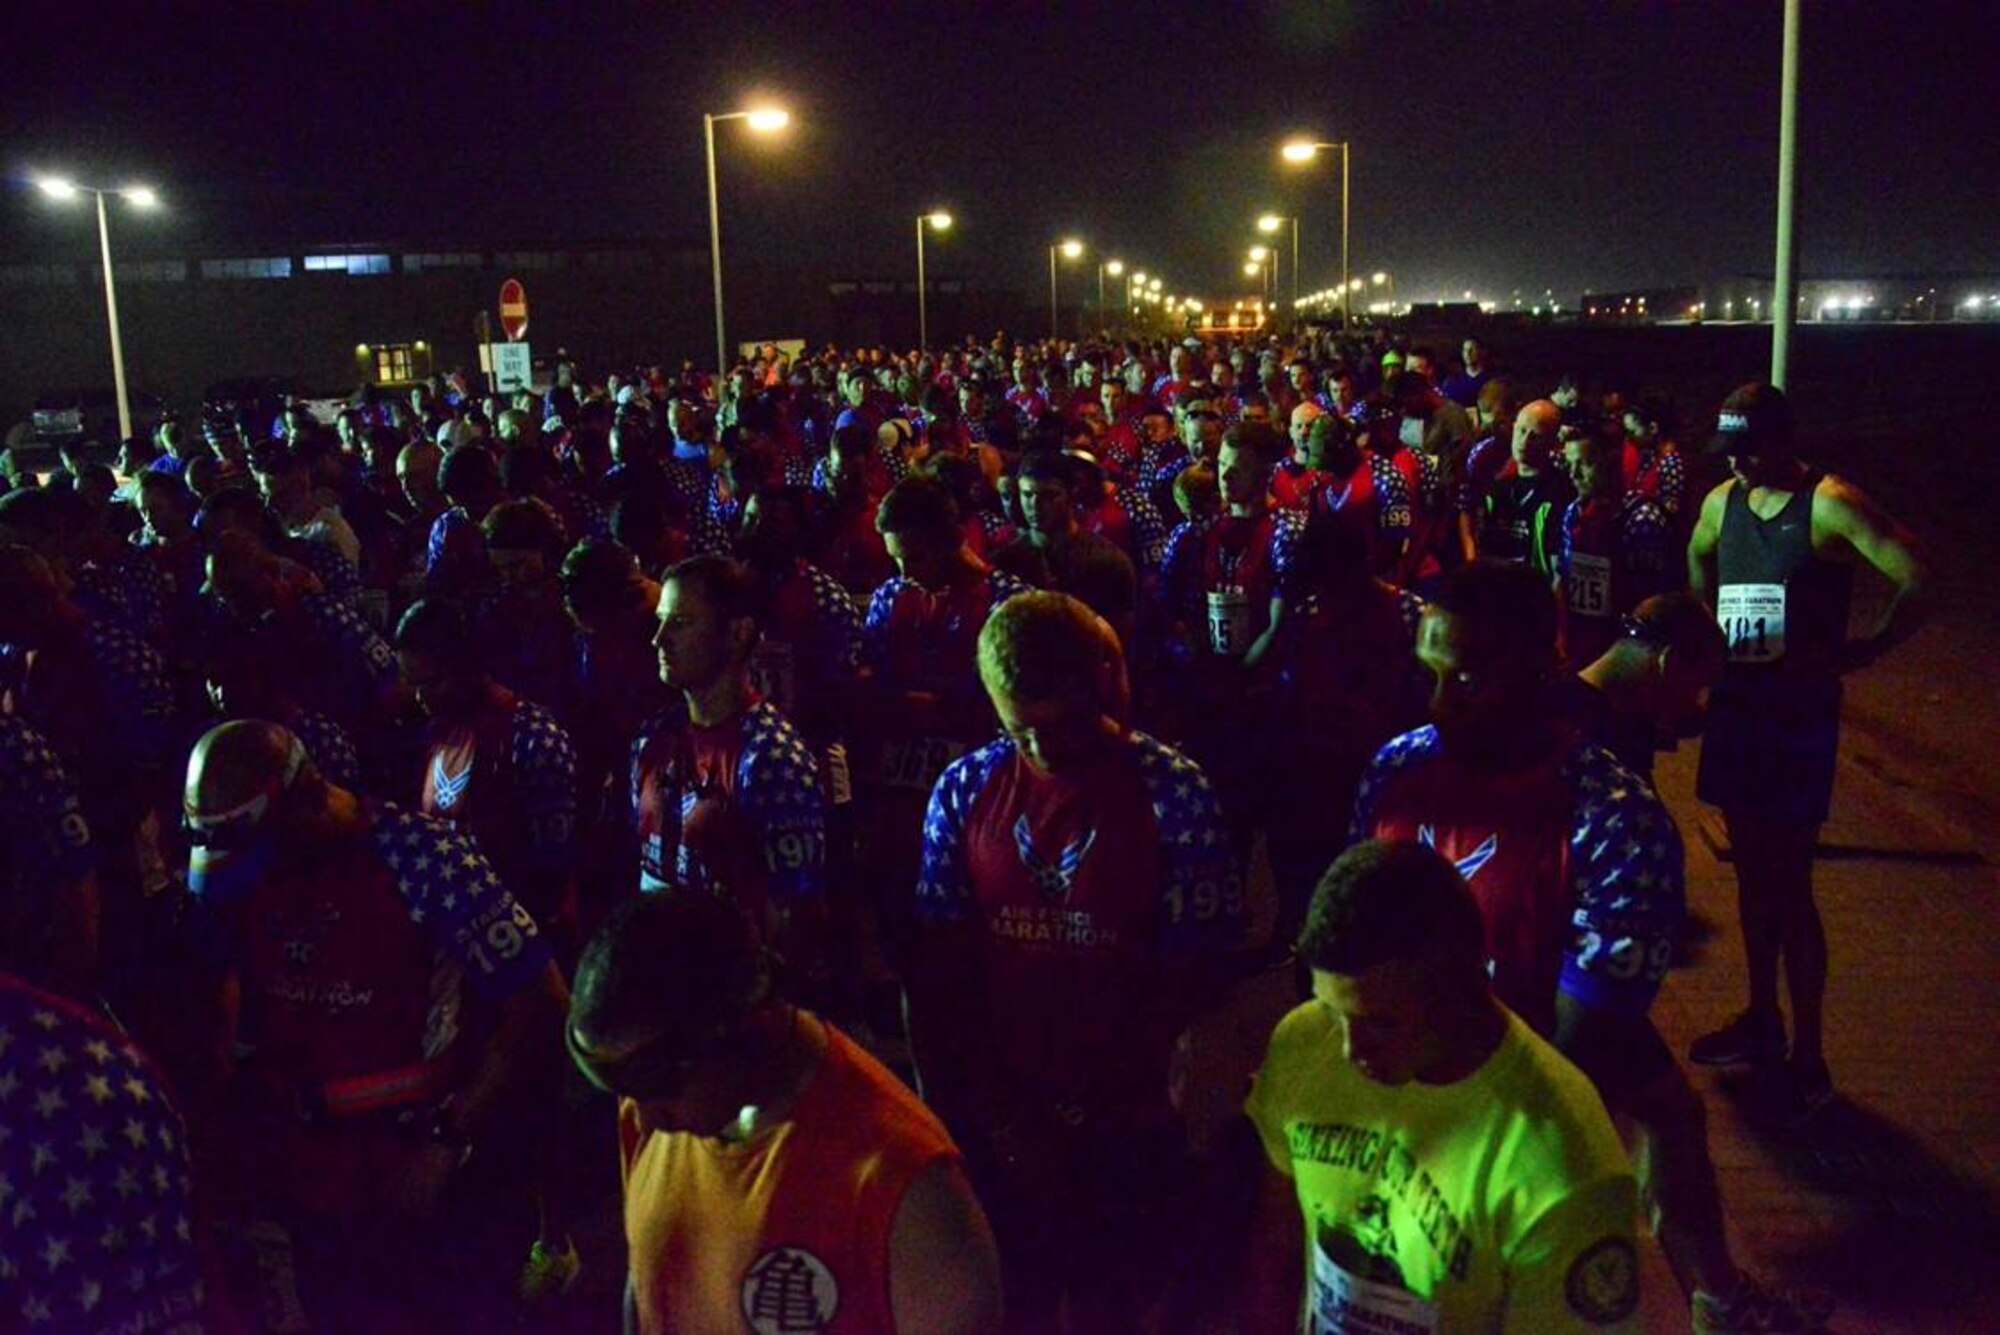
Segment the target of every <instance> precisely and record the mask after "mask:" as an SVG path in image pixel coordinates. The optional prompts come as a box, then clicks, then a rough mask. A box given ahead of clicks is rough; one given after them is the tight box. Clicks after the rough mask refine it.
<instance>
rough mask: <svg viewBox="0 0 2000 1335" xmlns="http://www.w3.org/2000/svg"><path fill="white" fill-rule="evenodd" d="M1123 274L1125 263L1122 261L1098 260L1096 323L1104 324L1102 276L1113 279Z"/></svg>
mask: <svg viewBox="0 0 2000 1335" xmlns="http://www.w3.org/2000/svg"><path fill="white" fill-rule="evenodd" d="M1124 272H1125V261H1123V260H1100V261H1099V262H1098V265H1097V319H1098V323H1100V324H1102V323H1103V322H1104V275H1106V274H1110V275H1111V276H1112V277H1113V278H1116V277H1118V275H1120V274H1122V273H1124Z"/></svg>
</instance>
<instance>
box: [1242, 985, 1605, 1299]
mask: <svg viewBox="0 0 2000 1335" xmlns="http://www.w3.org/2000/svg"><path fill="white" fill-rule="evenodd" d="M1342 1049H1343V1044H1342V1042H1341V1036H1340V1030H1339V1026H1338V1023H1337V1022H1336V1021H1335V1019H1334V1017H1333V1016H1332V1015H1331V1013H1329V1012H1328V1011H1327V1010H1326V1008H1325V1007H1323V1006H1321V1005H1320V1004H1319V1003H1318V1002H1307V1003H1306V1004H1305V1005H1303V1006H1300V1007H1299V1008H1298V1009H1296V1010H1294V1011H1293V1012H1292V1013H1291V1014H1290V1015H1287V1016H1286V1017H1285V1018H1284V1020H1283V1021H1281V1022H1280V1023H1279V1025H1278V1027H1277V1030H1276V1031H1275V1032H1274V1033H1273V1034H1272V1035H1271V1045H1270V1048H1269V1050H1268V1051H1267V1052H1266V1054H1265V1057H1264V1065H1263V1068H1262V1069H1261V1070H1260V1071H1259V1072H1258V1073H1257V1079H1256V1083H1255V1084H1254V1086H1253V1087H1252V1088H1251V1091H1250V1098H1249V1102H1248V1104H1247V1105H1246V1107H1245V1111H1246V1112H1247V1113H1248V1114H1249V1116H1250V1120H1251V1121H1252V1122H1253V1123H1255V1124H1256V1127H1257V1133H1258V1135H1259V1136H1260V1137H1261V1138H1262V1139H1263V1142H1264V1152H1265V1153H1266V1154H1267V1155H1268V1156H1269V1157H1270V1160H1271V1165H1272V1167H1274V1168H1276V1169H1277V1170H1278V1171H1279V1172H1280V1173H1283V1174H1284V1175H1285V1176H1286V1177H1289V1178H1291V1179H1292V1180H1293V1182H1294V1183H1295V1184H1296V1186H1297V1188H1298V1199H1299V1207H1300V1209H1301V1210H1302V1211H1303V1212H1304V1215H1305V1222H1306V1229H1305V1234H1306V1255H1305V1265H1306V1288H1305V1292H1306V1310H1305V1312H1304V1313H1303V1316H1302V1324H1301V1329H1302V1330H1304V1331H1307V1332H1310V1335H1336V1333H1340V1335H1346V1333H1348V1332H1353V1333H1354V1335H1361V1333H1362V1332H1366V1333H1367V1335H1388V1333H1390V1332H1394V1335H1420V1333H1421V1335H1428V1332H1433V1331H1448V1332H1452V1333H1453V1335H1457V1333H1458V1332H1462V1331H1494V1332H1500V1331H1506V1332H1513V1331H1521V1332H1527V1331H1533V1332H1544V1331H1564V1330H1585V1331H1603V1330H1616V1331H1637V1330H1638V1329H1639V1317H1638V1310H1639V1273H1638V1255H1637V1253H1636V1251H1635V1250H1634V1248H1633V1242H1632V1239H1633V1227H1634V1222H1635V1218H1636V1215H1637V1208H1638V1200H1637V1189H1636V1188H1635V1186H1634V1184H1633V1179H1632V1168H1631V1164H1630V1163H1629V1162H1628V1161H1627V1159H1626V1157H1625V1152H1624V1149H1623V1147H1622V1146H1621V1145H1620V1144H1619V1142H1618V1136H1617V1133H1616V1132H1614V1131H1613V1130H1612V1128H1611V1119H1610V1118H1609V1117H1608V1116H1607V1115H1606V1114H1605V1111H1604V1104H1603V1102H1602V1101H1601V1100H1599V1098H1598V1096H1597V1091H1596V1090H1595V1089H1593V1088H1592V1087H1591V1084H1590V1082H1589V1080H1588V1079H1586V1078H1585V1077H1584V1076H1583V1075H1582V1074H1581V1073H1580V1072H1578V1071H1577V1069H1576V1068H1575V1067H1573V1066H1571V1065H1570V1064H1569V1062H1568V1061H1567V1060H1565V1059H1564V1058H1563V1056H1562V1055H1561V1054H1560V1053H1558V1052H1557V1051H1556V1050H1555V1049H1554V1048H1553V1047H1551V1046H1550V1045H1549V1044H1548V1043H1547V1042H1546V1041H1545V1040H1544V1039H1542V1038H1540V1037H1538V1036H1537V1035H1536V1034H1535V1033H1534V1032H1533V1031H1532V1030H1531V1029H1529V1028H1528V1026H1527V1025H1526V1024H1525V1023H1523V1022H1522V1020H1521V1019H1520V1017H1519V1016H1516V1015H1514V1014H1512V1013H1511V1012H1510V1013H1509V1014H1508V1016H1507V1032H1506V1036H1505V1038H1503V1039H1502V1040H1501V1043H1500V1046H1499V1047H1498V1048H1497V1049H1496V1050H1495V1051H1494V1053H1493V1055H1492V1057H1490V1058H1488V1059H1487V1061H1486V1063H1485V1064H1484V1065H1483V1066H1481V1067H1480V1068H1479V1069H1478V1070H1477V1071H1475V1072H1473V1073H1472V1074H1471V1075H1470V1076H1467V1077H1466V1078H1465V1079H1463V1080H1460V1081H1458V1082H1456V1083H1454V1084H1450V1085H1424V1084H1419V1083H1417V1082H1415V1081H1411V1082H1409V1083H1407V1084H1403V1085H1396V1086H1390V1085H1383V1084H1378V1083H1377V1082H1375V1081H1373V1080H1370V1079H1368V1078H1367V1077H1366V1076H1364V1075H1362V1074H1361V1073H1360V1072H1359V1071H1357V1070H1355V1069H1354V1067H1353V1066H1351V1065H1349V1064H1348V1061H1347V1059H1346V1056H1345V1055H1344V1053H1343V1050H1342Z"/></svg>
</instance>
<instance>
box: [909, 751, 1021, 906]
mask: <svg viewBox="0 0 2000 1335" xmlns="http://www.w3.org/2000/svg"><path fill="white" fill-rule="evenodd" d="M1013 754H1014V743H1013V742H1012V741H1011V740H1009V739H1008V738H1005V737H1002V738H1000V739H999V740H997V741H994V742H990V743H988V744H987V745H985V746H983V747H981V748H980V749H979V750H977V751H973V752H971V753H970V754H967V755H964V756H960V757H959V758H958V759H957V760H955V761H953V762H952V763H951V764H950V765H949V766H947V767H946V768H945V772H944V773H943V774H941V775H939V776H938V781H937V786H936V787H934V788H932V789H931V800H930V803H929V805H928V806H927V807H926V808H925V811H924V844H923V858H922V862H921V863H920V866H919V870H918V872H917V902H916V911H917V918H918V920H919V921H921V922H925V923H931V924H946V923H962V922H967V921H970V919H971V918H972V913H973V899H972V883H971V882H970V881H969V880H967V879H966V865H965V821H966V817H967V816H968V815H970V814H971V812H972V804H973V803H974V802H975V801H977V800H978V798H979V794H980V793H981V792H982V791H983V790H984V789H985V787H986V784H987V781H988V780H989V779H991V778H992V777H993V772H994V770H996V769H998V768H999V767H1000V765H1001V763H1002V762H1004V761H1005V760H1007V759H1008V758H1009V757H1011V756H1012V755H1013Z"/></svg>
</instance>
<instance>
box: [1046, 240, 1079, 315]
mask: <svg viewBox="0 0 2000 1335" xmlns="http://www.w3.org/2000/svg"><path fill="white" fill-rule="evenodd" d="M1057 251H1061V252H1062V257H1063V258H1064V259H1066V260H1073V259H1077V258H1079V257H1081V256H1082V254H1083V242H1081V241H1074V240H1071V241H1058V242H1056V243H1055V244H1054V245H1052V246H1050V247H1049V337H1050V338H1061V337H1062V328H1061V326H1060V325H1058V324H1057V323H1056V300H1057V295H1056V252H1057Z"/></svg>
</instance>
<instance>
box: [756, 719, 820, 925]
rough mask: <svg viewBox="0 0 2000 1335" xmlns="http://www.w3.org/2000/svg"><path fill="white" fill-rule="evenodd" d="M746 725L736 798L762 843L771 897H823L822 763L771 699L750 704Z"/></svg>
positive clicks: (782, 899)
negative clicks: (774, 707) (767, 702)
mask: <svg viewBox="0 0 2000 1335" xmlns="http://www.w3.org/2000/svg"><path fill="white" fill-rule="evenodd" d="M743 731H744V736H743V756H742V759H741V760H740V761H739V762H738V770H737V781H736V782H737V789H736V792H737V800H738V801H739V802H740V803H741V804H742V807H743V811H744V814H745V815H747V816H748V817H749V819H750V822H751V824H752V826H753V828H754V829H755V831H756V837H757V840H758V842H759V844H760V845H761V846H762V851H763V855H764V867H765V870H766V872H767V873H768V875H769V876H770V889H771V898H772V899H773V900H775V901H778V902H780V903H795V902H798V901H801V900H814V899H821V898H824V897H825V894H826V794H825V792H824V790H822V788H821V787H820V781H819V766H818V763H817V762H816V761H815V760H814V759H813V756H812V753H811V752H810V751H808V750H807V749H806V744H805V742H804V740H803V739H801V738H800V736H799V734H798V731H797V730H796V729H794V728H793V727H792V725H791V724H790V723H788V722H786V720H785V718H784V716H783V715H781V714H779V713H778V711H777V710H775V709H773V708H772V707H771V706H770V705H768V704H758V705H755V706H753V707H752V708H751V710H750V712H749V713H748V714H747V715H746V716H745V718H744V720H743Z"/></svg>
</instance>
